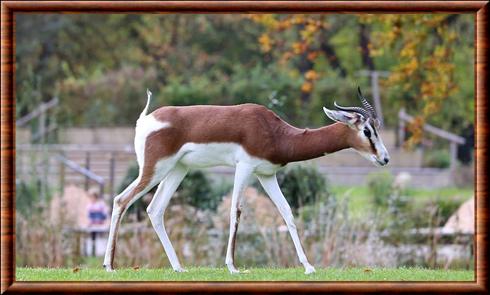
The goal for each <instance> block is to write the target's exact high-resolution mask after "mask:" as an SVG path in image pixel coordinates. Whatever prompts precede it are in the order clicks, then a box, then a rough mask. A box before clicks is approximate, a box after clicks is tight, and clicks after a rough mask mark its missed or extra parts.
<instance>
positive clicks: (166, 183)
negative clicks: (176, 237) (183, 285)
mask: <svg viewBox="0 0 490 295" xmlns="http://www.w3.org/2000/svg"><path fill="white" fill-rule="evenodd" d="M187 171H188V169H187V168H185V167H182V166H180V165H177V166H176V167H175V168H174V169H172V170H171V171H170V172H169V173H168V176H167V177H166V178H165V179H164V180H163V181H162V182H160V184H159V185H158V189H157V191H156V193H155V196H154V197H153V200H152V201H151V203H150V205H148V208H147V209H146V211H147V212H148V215H149V216H150V221H151V223H152V225H153V228H154V229H155V231H156V233H157V235H158V238H159V239H160V242H161V243H162V245H163V248H164V250H165V253H166V254H167V257H168V260H169V261H170V264H171V265H172V268H173V269H174V271H177V272H182V271H185V270H184V269H183V268H182V267H181V264H180V262H179V258H178V257H177V254H176V253H175V250H174V247H173V246H172V243H171V242H170V239H169V237H168V235H167V232H166V230H165V224H164V215H165V210H166V209H167V207H168V203H169V201H170V199H171V198H172V196H173V194H174V193H175V191H176V190H177V188H178V187H179V184H180V183H181V182H182V180H183V179H184V177H185V175H186V174H187Z"/></svg>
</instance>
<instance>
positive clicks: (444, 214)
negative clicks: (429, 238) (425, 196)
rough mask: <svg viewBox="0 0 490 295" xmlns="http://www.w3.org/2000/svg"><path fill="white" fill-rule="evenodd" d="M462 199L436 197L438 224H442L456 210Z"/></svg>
mask: <svg viewBox="0 0 490 295" xmlns="http://www.w3.org/2000/svg"><path fill="white" fill-rule="evenodd" d="M462 203H463V201H462V200H461V199H459V198H454V197H452V198H439V197H438V198H437V199H436V206H437V213H438V218H439V220H438V221H439V224H438V225H439V226H443V225H444V224H445V223H446V222H447V221H448V219H449V218H450V217H451V215H453V213H455V212H456V210H458V208H459V206H461V204H462Z"/></svg>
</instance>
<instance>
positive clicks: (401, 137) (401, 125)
mask: <svg viewBox="0 0 490 295" xmlns="http://www.w3.org/2000/svg"><path fill="white" fill-rule="evenodd" d="M404 114H405V109H403V108H402V109H400V111H399V112H398V142H397V146H398V147H401V146H402V145H403V142H404V141H405V119H404V118H403V115H404Z"/></svg>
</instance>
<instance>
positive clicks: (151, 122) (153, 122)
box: [134, 114, 171, 169]
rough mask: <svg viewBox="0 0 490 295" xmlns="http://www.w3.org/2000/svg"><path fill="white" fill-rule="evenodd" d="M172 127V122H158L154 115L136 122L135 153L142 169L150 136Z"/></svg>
mask: <svg viewBox="0 0 490 295" xmlns="http://www.w3.org/2000/svg"><path fill="white" fill-rule="evenodd" d="M170 126H171V124H170V122H165V121H163V122H162V121H158V120H157V119H156V118H155V117H154V116H153V115H152V114H149V115H147V116H144V117H141V118H139V119H138V121H136V132H135V136H134V151H135V152H136V160H137V161H138V165H139V167H140V169H142V167H143V163H144V162H145V143H146V138H147V137H148V135H150V134H151V133H153V132H155V131H158V130H160V129H163V128H168V127H170Z"/></svg>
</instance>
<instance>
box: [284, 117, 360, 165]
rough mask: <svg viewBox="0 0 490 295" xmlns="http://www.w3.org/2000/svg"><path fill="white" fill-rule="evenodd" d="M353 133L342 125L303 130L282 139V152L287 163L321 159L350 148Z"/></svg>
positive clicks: (336, 124)
mask: <svg viewBox="0 0 490 295" xmlns="http://www.w3.org/2000/svg"><path fill="white" fill-rule="evenodd" d="M353 135H354V133H353V131H352V130H351V129H350V128H349V127H348V126H346V125H345V124H342V123H335V124H332V125H328V126H325V127H322V128H318V129H303V132H299V133H296V134H293V135H290V136H288V137H286V138H284V141H283V143H282V144H283V150H284V152H285V158H286V159H287V160H288V162H297V161H304V160H309V159H314V158H318V157H321V156H323V155H325V154H330V153H334V152H336V151H340V150H343V149H346V148H349V147H351V144H350V143H351V141H352V136H353Z"/></svg>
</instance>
